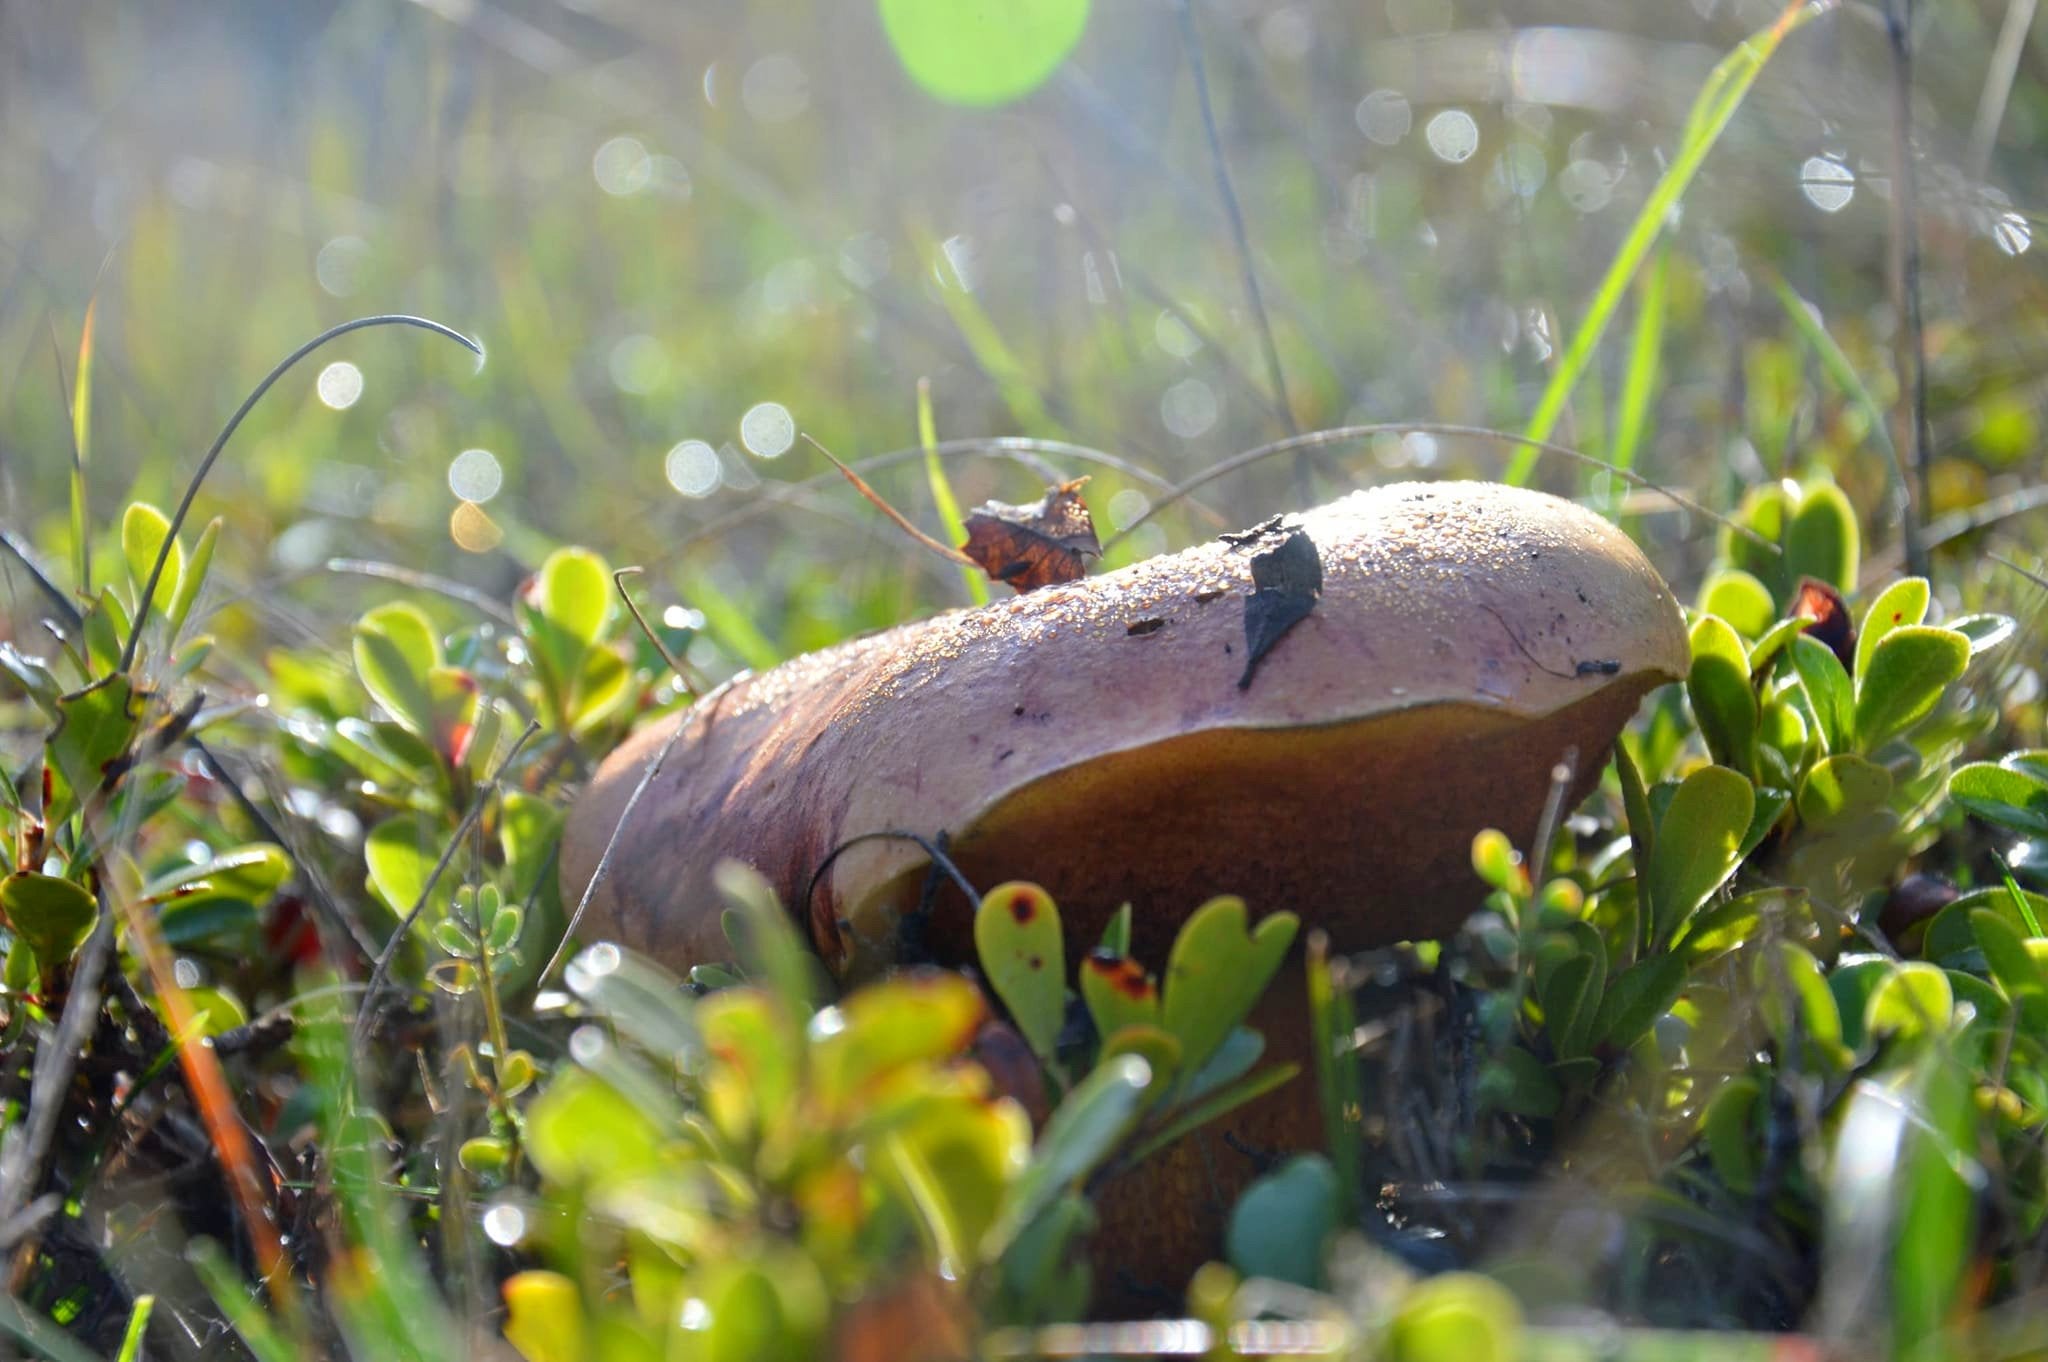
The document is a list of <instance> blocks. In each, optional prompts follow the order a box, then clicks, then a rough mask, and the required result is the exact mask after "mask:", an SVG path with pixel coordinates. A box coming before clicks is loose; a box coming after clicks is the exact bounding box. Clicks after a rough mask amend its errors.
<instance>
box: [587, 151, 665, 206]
mask: <svg viewBox="0 0 2048 1362" xmlns="http://www.w3.org/2000/svg"><path fill="white" fill-rule="evenodd" d="M590 173H591V175H592V176H593V177H595V178H596V180H597V187H598V188H599V189H602V190H603V191H604V192H605V193H607V194H611V195H614V196H617V197H621V198H623V197H624V196H626V195H628V194H637V193H639V192H640V191H641V190H643V189H645V188H647V186H648V185H649V184H651V183H653V181H654V158H653V157H652V156H650V155H648V154H647V144H646V143H644V142H642V141H641V140H640V139H639V138H637V137H614V138H612V139H611V140H610V141H608V142H606V143H605V144H604V145H602V146H600V147H599V148H598V149H597V154H596V155H594V156H592V157H591V158H590Z"/></svg>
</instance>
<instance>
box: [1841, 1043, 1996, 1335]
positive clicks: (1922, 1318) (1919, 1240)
mask: <svg viewBox="0 0 2048 1362" xmlns="http://www.w3.org/2000/svg"><path fill="white" fill-rule="evenodd" d="M1971 1089H1972V1084H1971V1082H1970V1080H1969V1078H1968V1076H1967V1074H1966V1071H1965V1070H1964V1068H1963V1066H1962V1065H1960V1064H1957V1063H1955V1062H1954V1061H1953V1057H1952V1056H1950V1055H1948V1054H1946V1053H1944V1052H1943V1051H1941V1050H1939V1049H1933V1048H1930V1050H1929V1051H1928V1056H1927V1058H1926V1060H1925V1061H1923V1063H1922V1064H1921V1065H1920V1066H1919V1069H1918V1071H1917V1072H1916V1073H1915V1075H1914V1082H1913V1085H1912V1087H1911V1088H1909V1089H1908V1090H1907V1091H1906V1092H1905V1093H1903V1094H1901V1096H1902V1098H1903V1099H1904V1100H1903V1102H1902V1105H1903V1106H1904V1107H1905V1108H1906V1109H1907V1110H1909V1111H1911V1112H1912V1113H1913V1117H1914V1118H1915V1119H1913V1120H1911V1121H1910V1122H1909V1123H1908V1124H1907V1126H1906V1129H1905V1130H1904V1132H1903V1139H1902V1141H1901V1144H1902V1146H1903V1148H1902V1151H1901V1153H1902V1157H1901V1160H1900V1167H1899V1170H1898V1176H1897V1178H1896V1180H1895V1181H1894V1182H1893V1184H1892V1186H1893V1187H1894V1188H1895V1189H1896V1190H1895V1195H1896V1196H1897V1197H1898V1199H1899V1201H1900V1203H1902V1204H1901V1205H1900V1207H1899V1210H1898V1213H1897V1214H1898V1233H1897V1240H1896V1245H1895V1248H1894V1252H1893V1258H1892V1272H1891V1276H1892V1282H1891V1286H1892V1289H1891V1292H1890V1304H1891V1307H1892V1310H1891V1314H1892V1325H1893V1333H1892V1337H1893V1339H1894V1341H1895V1346H1896V1349H1897V1353H1896V1355H1897V1356H1900V1357H1910V1358H1930V1357H1939V1356H1942V1355H1944V1354H1945V1353H1946V1352H1948V1351H1949V1349H1948V1348H1947V1347H1946V1346H1944V1345H1946V1344H1947V1343H1948V1341H1949V1339H1950V1338H1951V1337H1952V1335H1950V1334H1949V1333H1948V1331H1949V1330H1950V1329H1952V1328H1953V1327H1955V1322H1956V1319H1957V1315H1958V1313H1959V1311H1960V1310H1961V1309H1962V1308H1964V1307H1963V1306H1962V1301H1963V1299H1964V1291H1965V1290H1966V1287H1965V1283H1966V1282H1967V1281H1968V1280H1969V1277H1970V1275H1971V1268H1972V1266H1973V1265H1974V1262H1975V1255H1974V1254H1973V1253H1972V1252H1971V1244H1972V1241H1973V1240H1975V1239H1976V1237H1977V1227H1976V1208H1977V1199H1978V1195H1979V1191H1978V1189H1977V1188H1976V1187H1973V1186H1972V1181H1973V1180H1972V1179H1971V1178H1969V1177H1968V1176H1967V1175H1966V1173H1965V1172H1964V1170H1966V1169H1971V1168H1973V1167H1974V1166H1975V1164H1976V1160H1977V1157H1978V1150H1979V1148H1980V1143H1979V1137H1978V1131H1977V1108H1976V1104H1975V1101H1974V1100H1973V1093H1972V1090H1971ZM1844 1134H1845V1135H1846V1134H1847V1131H1846V1130H1845V1132H1844ZM1859 1152H1860V1151H1859ZM1930 1345H1932V1346H1930Z"/></svg>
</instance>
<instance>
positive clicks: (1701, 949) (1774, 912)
mask: <svg viewBox="0 0 2048 1362" xmlns="http://www.w3.org/2000/svg"><path fill="white" fill-rule="evenodd" d="M1804 900H1805V891H1804V890H1784V889H1759V890H1757V891H1756V892H1755V893H1752V894H1740V895H1737V896H1736V897H1734V898H1728V899H1723V900H1722V901H1721V902H1719V903H1717V904H1714V905H1713V906H1712V907H1709V908H1705V909H1702V910H1701V911H1700V912H1698V913H1695V914H1693V917H1692V920H1691V921H1690V922H1688V923H1687V924H1686V927H1685V931H1684V932H1682V933H1681V934H1680V935H1679V938H1678V940H1677V941H1676V942H1675V943H1674V944H1673V946H1672V949H1673V950H1674V951H1677V952H1678V953H1680V954H1682V955H1684V956H1685V957H1686V959H1687V961H1688V962H1690V963H1691V964H1694V965H1699V964H1703V963H1705V962H1706V961H1708V960H1711V959H1713V958H1714V957H1716V956H1719V955H1721V954H1724V953H1725V952H1727V951H1730V950H1733V949H1734V948H1735V947H1737V946H1740V945H1742V944H1743V943H1744V942H1746V941H1749V940H1751V939H1752V938H1754V937H1755V936H1756V934H1757V932H1758V930H1759V929H1760V928H1761V927H1762V926H1763V923H1764V921H1765V919H1766V917H1767V916H1784V915H1787V914H1789V913H1790V912H1791V910H1792V909H1793V908H1794V907H1795V906H1802V905H1803V903H1804Z"/></svg>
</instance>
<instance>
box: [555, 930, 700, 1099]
mask: <svg viewBox="0 0 2048 1362" xmlns="http://www.w3.org/2000/svg"><path fill="white" fill-rule="evenodd" d="M562 982H563V983H565V984H567V985H568V987H569V991H570V992H572V993H574V994H575V995H576V996H577V997H578V998H580V999H582V1000H583V1002H584V1003H585V1004H586V1005H588V1006H589V1007H590V1008H591V1009H592V1010H593V1011H595V1012H597V1013H599V1014H600V1015H602V1016H603V1017H604V1018H605V1019H606V1020H607V1021H609V1022H610V1023H611V1024H612V1026H613V1027H614V1028H615V1029H616V1030H617V1031H618V1033H619V1035H620V1036H621V1037H622V1038H624V1039H626V1040H629V1041H631V1042H632V1043H633V1044H635V1045H637V1046H639V1047H640V1048H641V1049H642V1050H645V1051H646V1052H647V1053H648V1054H649V1055H652V1056H653V1057H654V1058H656V1059H657V1060H660V1061H662V1062H663V1063H665V1064H668V1065H671V1066H674V1067H676V1068H679V1069H682V1068H688V1067H690V1066H691V1065H693V1064H694V1062H695V1059H696V1057H697V1056H699V1055H700V1054H701V1053H702V1052H703V1044H702V1042H701V1041H700V1040H699V1038H698V1035H697V1023H696V1017H695V1015H694V1010H693V1008H692V1005H691V1003H692V1000H691V997H690V994H689V992H688V991H687V990H685V989H683V988H681V987H679V986H678V985H677V983H676V980H675V977H674V976H673V975H671V974H669V973H668V972H667V971H666V970H664V969H662V968H661V967H660V966H658V965H656V964H655V963H654V962H652V961H651V960H646V959H643V958H641V957H640V956H637V955H635V954H633V953H632V952H631V951H623V950H620V949H618V948H617V947H616V946H612V945H609V944H607V945H601V946H593V947H591V948H590V949H588V950H586V951H584V952H583V953H581V954H580V955H578V956H577V957H576V958H575V959H574V960H572V961H570V963H569V967H568V968H567V969H565V970H564V971H562Z"/></svg>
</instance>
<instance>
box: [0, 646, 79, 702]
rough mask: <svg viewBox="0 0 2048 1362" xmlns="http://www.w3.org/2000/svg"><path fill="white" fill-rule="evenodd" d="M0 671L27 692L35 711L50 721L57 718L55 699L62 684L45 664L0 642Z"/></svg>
mask: <svg viewBox="0 0 2048 1362" xmlns="http://www.w3.org/2000/svg"><path fill="white" fill-rule="evenodd" d="M0 671H4V672H5V673H6V674H7V676H8V677H9V679H11V680H12V681H13V682H14V683H15V684H16V685H18V686H20V687H21V688H22V690H24V691H25V692H27V694H28V697H29V699H31V700H33V701H35V704H36V708H37V709H40V710H41V711H43V713H44V714H46V715H48V716H49V717H50V718H52V719H54V718H56V717H57V698H58V697H59V696H61V695H62V694H63V693H64V683H63V682H61V681H59V680H58V679H57V674H56V673H55V672H53V671H51V670H50V666H49V664H48V663H47V662H44V661H43V660H42V659H41V658H40V657H30V656H29V655H28V654H26V653H24V652H21V651H19V650H18V649H16V648H15V646H14V645H13V644H12V643H8V642H0Z"/></svg>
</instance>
